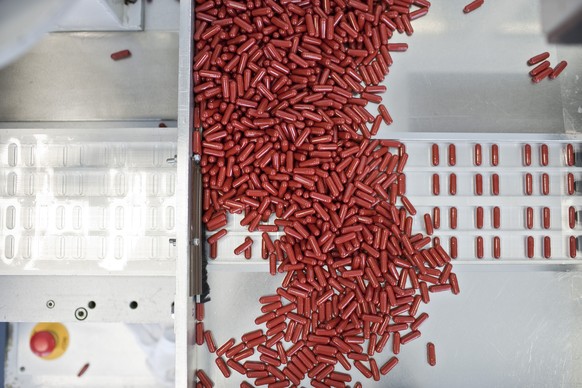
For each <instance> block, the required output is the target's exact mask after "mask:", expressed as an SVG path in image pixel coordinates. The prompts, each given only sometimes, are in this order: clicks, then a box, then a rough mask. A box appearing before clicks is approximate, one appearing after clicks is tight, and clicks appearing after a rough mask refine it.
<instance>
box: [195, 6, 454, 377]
mask: <svg viewBox="0 0 582 388" xmlns="http://www.w3.org/2000/svg"><path fill="white" fill-rule="evenodd" d="M429 6H430V3H429V2H428V1H426V0H384V1H377V0H369V1H367V2H362V1H360V0H322V1H319V0H313V1H308V0H300V1H286V0H282V1H275V0H255V1H247V2H238V1H233V0H215V1H200V2H197V4H196V8H195V10H196V15H195V20H196V23H195V34H194V40H195V48H196V53H195V58H194V64H193V67H194V72H193V79H194V95H195V101H196V107H195V109H194V125H195V129H196V130H195V131H194V133H193V152H194V154H199V155H201V156H202V158H201V167H202V173H203V187H204V197H203V210H204V215H203V222H204V223H205V225H206V229H207V230H208V231H211V232H215V233H214V234H212V236H210V237H209V238H208V243H209V244H210V256H211V257H213V258H214V257H216V251H217V248H216V247H217V244H218V243H219V240H220V238H222V237H223V236H225V235H226V234H227V231H226V229H224V228H223V227H224V226H226V224H227V212H230V213H239V214H244V218H243V219H242V221H241V225H242V226H246V227H248V229H249V231H262V232H263V233H262V247H263V249H262V253H263V258H264V259H268V260H269V262H270V271H271V274H275V273H277V272H280V273H284V274H285V277H284V279H283V282H282V285H281V287H279V288H278V289H277V290H276V293H274V294H273V295H269V296H264V297H262V298H261V299H260V302H261V303H262V304H263V306H262V308H261V310H262V312H263V314H264V315H262V316H260V317H258V318H257V319H256V321H255V323H256V324H257V325H261V324H266V331H263V330H262V329H259V330H257V331H253V332H251V333H247V334H245V335H244V336H243V337H242V339H241V340H242V341H241V342H240V343H238V344H237V343H236V341H235V340H234V339H231V340H229V341H227V342H226V343H225V344H224V345H222V346H220V347H219V348H218V349H215V346H214V344H213V343H212V344H208V345H209V350H210V351H211V352H213V351H214V350H215V351H216V354H217V355H218V358H217V359H216V364H217V366H218V367H219V369H220V370H221V371H222V373H223V374H224V375H225V376H226V377H228V376H230V374H231V369H233V370H235V371H237V372H238V373H241V374H244V375H246V376H247V377H248V378H253V379H255V380H254V386H261V385H268V386H269V387H286V386H289V385H295V386H297V385H299V384H300V382H301V381H302V380H303V379H305V378H309V379H311V384H312V385H313V386H315V387H328V386H333V387H342V386H345V384H346V383H347V382H349V381H351V377H350V375H348V374H345V373H341V372H338V371H335V368H336V365H338V364H339V365H341V366H342V367H343V368H344V369H345V370H350V369H351V368H352V365H353V366H354V367H356V368H357V369H358V370H359V371H360V372H361V373H362V374H363V375H364V376H366V377H368V378H374V379H375V380H379V379H380V374H386V373H388V372H389V371H390V370H391V369H392V368H393V367H394V366H395V365H396V364H397V363H398V359H397V358H396V357H387V356H382V355H380V354H379V353H380V352H382V350H383V349H384V348H385V346H386V344H387V343H388V340H389V339H390V338H392V339H393V342H392V351H393V353H394V354H398V353H399V351H400V346H401V345H405V344H407V343H408V342H410V341H413V340H414V339H417V338H418V337H420V335H421V333H420V331H419V330H418V329H419V326H420V325H421V324H422V322H424V320H426V318H428V315H427V314H426V313H422V314H419V315H417V314H418V311H419V307H420V305H421V303H428V302H429V300H430V296H429V295H430V293H431V292H440V291H452V292H453V293H458V291H459V287H458V283H457V281H456V277H455V274H454V273H452V272H451V270H452V265H451V264H450V257H449V255H448V253H447V252H446V251H445V250H444V249H443V248H442V247H441V246H440V245H438V244H437V245H435V246H433V247H429V246H430V245H431V239H430V237H425V236H423V235H422V234H420V233H418V234H412V226H413V219H412V217H411V215H414V214H415V213H416V210H415V209H414V206H413V205H412V204H411V203H410V201H409V200H408V199H407V198H406V196H405V192H406V177H405V175H404V174H403V170H404V167H405V165H406V161H407V159H408V155H407V153H406V149H405V147H404V145H403V144H401V143H399V142H398V141H393V140H372V136H374V135H375V134H376V133H377V131H378V129H379V128H380V125H381V123H382V120H384V121H385V123H386V124H390V123H391V122H392V119H391V117H390V115H389V113H388V110H387V109H386V108H385V107H384V106H383V105H379V108H378V112H379V114H378V115H376V116H374V115H372V114H371V113H369V112H368V110H366V105H367V104H368V103H369V102H372V103H375V104H376V103H380V102H381V100H382V98H381V96H380V95H379V93H383V92H384V91H385V90H386V87H385V86H382V85H380V83H381V82H382V81H383V80H384V78H385V76H386V75H387V74H388V72H389V67H390V65H391V64H392V57H391V52H394V51H404V50H406V48H407V45H406V44H402V43H388V42H389V40H390V39H391V38H392V36H393V34H395V33H406V34H408V35H410V34H412V33H413V28H412V25H411V20H414V19H416V18H418V17H421V16H423V15H425V14H426V13H427V12H428V9H429ZM369 125H371V126H370V127H369ZM199 128H203V130H202V132H200V131H199V130H198V129H199ZM272 219H275V220H274V221H272V222H271V221H270V220H272ZM280 230H282V231H283V232H284V233H285V236H283V237H281V238H280V239H279V240H276V241H272V240H271V238H270V237H269V234H268V232H276V231H280ZM251 245H252V240H251V239H250V238H247V239H246V240H245V242H244V243H243V244H241V246H239V247H237V249H236V252H235V253H237V254H241V253H244V254H245V256H246V257H247V258H248V257H250V249H251ZM205 337H206V339H207V341H208V339H211V335H210V334H207V335H206V336H205V335H204V331H203V324H202V322H199V323H198V324H197V343H198V344H203V343H204V341H205ZM428 350H429V352H428V353H429V356H428V358H429V362H430V363H431V365H433V364H434V363H436V358H435V357H436V356H435V352H434V346H433V345H432V344H431V346H430V347H429V348H428ZM255 352H258V353H260V355H259V360H260V361H250V360H248V358H249V357H251V356H253V355H254V354H255ZM224 357H226V359H227V361H225V360H224ZM376 359H378V361H376ZM197 376H198V378H199V379H200V382H199V383H200V384H201V385H202V386H210V385H211V384H212V383H211V381H210V379H209V378H208V376H206V374H204V372H203V371H198V373H197ZM245 384H246V385H245ZM242 386H250V385H249V384H247V383H243V385H242Z"/></svg>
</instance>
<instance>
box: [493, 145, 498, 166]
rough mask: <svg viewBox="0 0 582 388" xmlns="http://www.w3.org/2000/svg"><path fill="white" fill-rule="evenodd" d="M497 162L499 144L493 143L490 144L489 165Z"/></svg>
mask: <svg viewBox="0 0 582 388" xmlns="http://www.w3.org/2000/svg"><path fill="white" fill-rule="evenodd" d="M498 164H499V146H498V145H497V144H493V145H492V146H491V165H492V166H497V165H498Z"/></svg>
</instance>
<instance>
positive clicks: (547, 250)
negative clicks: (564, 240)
mask: <svg viewBox="0 0 582 388" xmlns="http://www.w3.org/2000/svg"><path fill="white" fill-rule="evenodd" d="M551 256H552V240H551V238H550V237H549V236H544V257H545V258H546V259H549V258H550V257H551Z"/></svg>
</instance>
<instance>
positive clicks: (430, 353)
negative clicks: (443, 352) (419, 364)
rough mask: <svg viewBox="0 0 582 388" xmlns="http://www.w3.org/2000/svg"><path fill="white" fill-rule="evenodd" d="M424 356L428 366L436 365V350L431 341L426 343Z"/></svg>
mask: <svg viewBox="0 0 582 388" xmlns="http://www.w3.org/2000/svg"><path fill="white" fill-rule="evenodd" d="M426 358H427V361H428V364H429V365H430V366H435V365H436V350H435V347H434V344H433V343H432V342H429V343H427V344H426Z"/></svg>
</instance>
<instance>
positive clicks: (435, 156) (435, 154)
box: [431, 143, 440, 166]
mask: <svg viewBox="0 0 582 388" xmlns="http://www.w3.org/2000/svg"><path fill="white" fill-rule="evenodd" d="M431 155H432V165H433V166H438V165H439V162H440V158H439V145H438V144H436V143H434V144H433V145H432V147H431Z"/></svg>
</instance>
